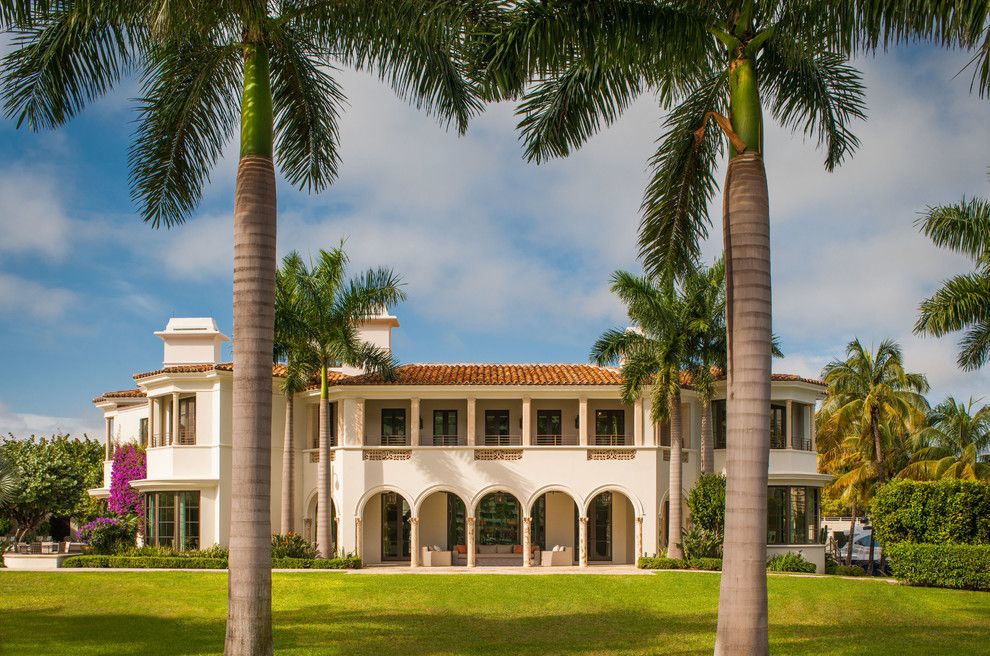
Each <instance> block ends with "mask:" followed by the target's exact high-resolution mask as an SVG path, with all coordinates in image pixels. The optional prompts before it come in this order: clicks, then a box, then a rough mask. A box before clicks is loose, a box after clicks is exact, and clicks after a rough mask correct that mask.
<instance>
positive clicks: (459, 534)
mask: <svg viewBox="0 0 990 656" xmlns="http://www.w3.org/2000/svg"><path fill="white" fill-rule="evenodd" d="M466 517H467V509H466V508H465V507H464V502H463V501H461V498H460V497H459V496H457V495H456V494H450V493H448V494H447V548H448V549H453V548H454V547H456V546H457V545H459V544H467V540H466V539H465V537H464V536H465V530H466V529H465V518H466Z"/></svg>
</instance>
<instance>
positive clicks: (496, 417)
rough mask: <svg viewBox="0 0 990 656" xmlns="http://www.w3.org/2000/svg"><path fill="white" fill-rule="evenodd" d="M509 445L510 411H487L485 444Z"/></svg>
mask: <svg viewBox="0 0 990 656" xmlns="http://www.w3.org/2000/svg"><path fill="white" fill-rule="evenodd" d="M508 443H509V411H508V410H485V444H489V445H492V444H494V445H498V444H508Z"/></svg>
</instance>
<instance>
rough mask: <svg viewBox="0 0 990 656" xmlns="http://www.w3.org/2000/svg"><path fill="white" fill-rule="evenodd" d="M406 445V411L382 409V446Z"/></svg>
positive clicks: (403, 409)
mask: <svg viewBox="0 0 990 656" xmlns="http://www.w3.org/2000/svg"><path fill="white" fill-rule="evenodd" d="M405 443H406V409H405V408H382V446H393V445H395V446H402V445H404V444H405Z"/></svg>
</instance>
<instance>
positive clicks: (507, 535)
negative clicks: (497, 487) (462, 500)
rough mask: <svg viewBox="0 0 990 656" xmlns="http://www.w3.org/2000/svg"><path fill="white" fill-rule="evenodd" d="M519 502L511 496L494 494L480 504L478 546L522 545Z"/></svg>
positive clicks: (486, 497)
mask: <svg viewBox="0 0 990 656" xmlns="http://www.w3.org/2000/svg"><path fill="white" fill-rule="evenodd" d="M521 518H522V512H521V508H520V506H519V502H518V501H516V498H515V497H514V496H512V495H511V494H505V493H502V492H494V493H492V494H488V495H486V496H485V497H484V498H483V499H482V500H481V503H480V504H478V544H512V545H515V544H522V540H521V539H520V535H521V534H520V532H519V529H520V522H521V521H522V520H521Z"/></svg>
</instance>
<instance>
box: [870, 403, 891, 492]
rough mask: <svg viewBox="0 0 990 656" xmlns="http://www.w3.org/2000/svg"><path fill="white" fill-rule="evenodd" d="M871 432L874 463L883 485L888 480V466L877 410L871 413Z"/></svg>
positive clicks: (880, 482)
mask: <svg viewBox="0 0 990 656" xmlns="http://www.w3.org/2000/svg"><path fill="white" fill-rule="evenodd" d="M870 430H871V431H872V432H873V462H874V464H875V465H876V468H877V483H879V484H880V485H883V483H884V481H886V480H887V472H886V465H885V464H884V458H883V455H884V454H883V443H882V441H881V439H880V419H879V417H877V411H876V409H874V410H872V411H871V412H870Z"/></svg>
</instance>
